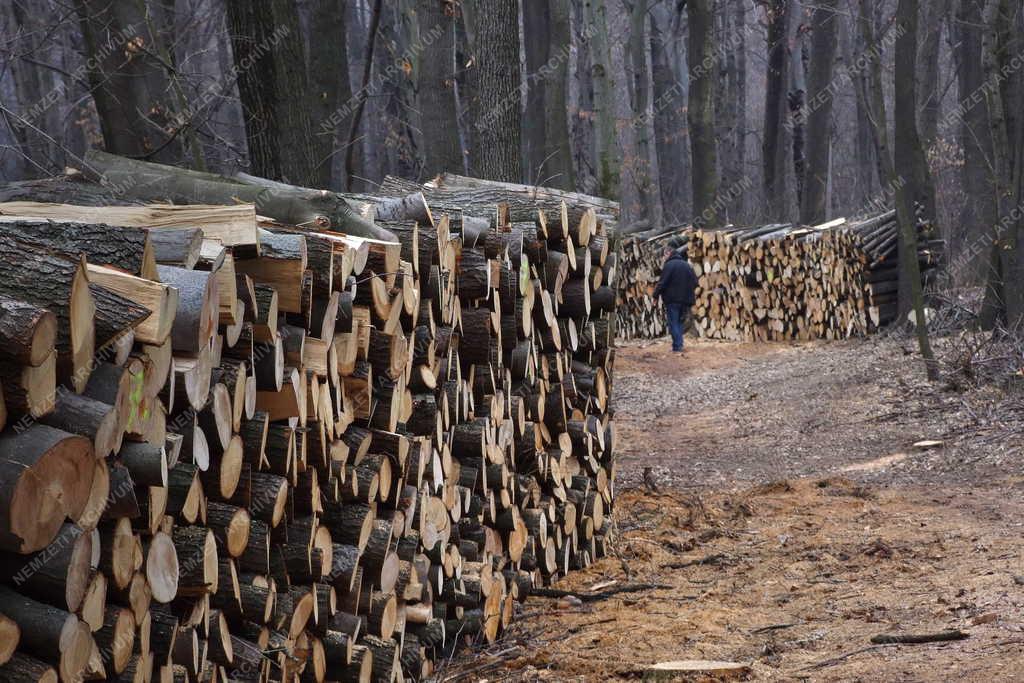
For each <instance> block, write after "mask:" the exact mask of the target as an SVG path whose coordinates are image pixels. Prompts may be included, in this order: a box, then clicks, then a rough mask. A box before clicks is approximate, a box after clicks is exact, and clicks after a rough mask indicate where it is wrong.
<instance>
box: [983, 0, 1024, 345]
mask: <svg viewBox="0 0 1024 683" xmlns="http://www.w3.org/2000/svg"><path fill="white" fill-rule="evenodd" d="M1017 19H1019V17H1017ZM1014 21H1015V19H1014V14H1013V8H1011V7H1010V5H1009V3H1008V0H987V1H986V3H985V9H984V12H983V16H982V24H983V26H984V34H983V37H982V40H981V49H982V67H983V71H984V74H985V85H986V86H989V87H987V88H986V89H985V93H984V94H985V99H986V101H987V102H988V111H989V123H990V126H991V134H992V150H993V158H992V164H991V169H990V172H991V173H992V176H993V180H992V186H993V189H994V190H995V204H996V211H997V215H998V221H997V222H996V224H994V225H993V226H992V227H991V228H990V232H989V242H990V243H991V245H992V246H991V251H990V262H989V271H988V283H987V286H986V291H985V300H984V305H983V307H982V312H981V323H982V325H983V326H985V327H986V328H988V327H992V326H994V325H995V324H996V323H997V322H999V321H1002V322H1005V323H1007V324H1008V325H1009V326H1011V327H1015V326H1017V325H1018V324H1019V323H1020V321H1021V319H1022V316H1024V293H1022V292H1021V287H1020V282H1021V280H1020V277H1021V272H1020V271H1021V267H1022V264H1021V261H1024V259H1020V258H1019V237H1020V230H1021V224H1022V221H1021V218H1020V215H1019V213H1020V205H1019V201H1020V197H1021V194H1022V193H1024V189H1022V187H1021V183H1022V173H1024V168H1022V167H1024V158H1022V153H1024V131H1022V130H1021V129H1020V124H1021V121H1022V120H1024V117H1022V116H1021V114H1020V112H1019V108H1020V106H1021V102H1020V97H1021V90H1022V86H1021V82H1020V74H1019V73H1017V72H1016V71H1014V69H1013V67H1012V66H1011V63H1010V61H1009V59H1010V56H1011V55H1012V56H1013V58H1014V59H1017V58H1019V57H1018V56H1017V55H1018V53H1019V52H1020V40H1021V39H1020V37H1019V31H1020V27H1019V25H1015V23H1014ZM1010 50H1012V51H1013V52H1010ZM993 85H994V86H995V87H992V86H993Z"/></svg>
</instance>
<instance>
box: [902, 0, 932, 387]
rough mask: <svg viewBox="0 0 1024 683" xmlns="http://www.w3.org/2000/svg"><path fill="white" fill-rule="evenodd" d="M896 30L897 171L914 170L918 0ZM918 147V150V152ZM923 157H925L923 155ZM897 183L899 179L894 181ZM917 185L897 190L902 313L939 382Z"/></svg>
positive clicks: (908, 3)
mask: <svg viewBox="0 0 1024 683" xmlns="http://www.w3.org/2000/svg"><path fill="white" fill-rule="evenodd" d="M896 27H897V30H899V31H901V33H900V34H898V36H899V37H898V38H897V39H896V62H895V71H894V74H893V75H894V78H895V81H896V83H897V87H896V89H895V92H896V96H895V100H896V102H895V107H896V110H895V112H894V114H895V121H896V149H895V157H894V161H895V166H896V168H901V169H902V168H908V167H909V168H911V169H913V165H914V164H915V163H916V161H917V159H916V158H915V157H916V156H917V154H918V152H920V140H919V139H918V137H917V95H916V90H917V88H916V86H915V78H916V69H917V0H899V6H898V8H897V10H896ZM915 146H916V147H917V148H918V149H915ZM922 156H923V155H922ZM893 179H894V180H895V178H893ZM912 192H913V185H911V184H910V183H900V184H899V186H898V187H897V189H896V216H897V220H898V221H899V224H900V240H899V247H898V251H899V259H900V266H901V267H900V277H899V287H900V295H899V312H900V317H901V318H902V317H903V315H904V314H905V313H906V312H907V311H909V310H910V309H911V307H912V308H913V310H914V317H915V325H914V327H915V329H916V331H917V341H918V346H919V348H920V351H921V356H922V358H924V362H925V368H926V370H927V373H928V379H930V380H935V379H938V367H937V366H936V364H935V356H934V354H933V353H932V349H931V345H930V343H929V341H928V323H927V320H926V319H925V316H924V296H923V294H922V291H921V290H922V285H921V269H920V266H919V265H918V262H917V216H916V213H915V211H914V204H913V194H912Z"/></svg>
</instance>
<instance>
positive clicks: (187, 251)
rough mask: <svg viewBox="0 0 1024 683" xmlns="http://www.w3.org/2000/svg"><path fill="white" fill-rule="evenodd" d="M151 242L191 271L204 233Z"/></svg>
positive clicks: (168, 262)
mask: <svg viewBox="0 0 1024 683" xmlns="http://www.w3.org/2000/svg"><path fill="white" fill-rule="evenodd" d="M149 242H150V244H151V245H152V247H153V257H154V258H155V259H156V262H157V263H160V264H163V265H165V266H178V267H180V268H186V269H189V270H191V269H192V268H194V267H195V265H196V263H198V262H199V251H200V249H201V248H202V245H203V231H202V230H200V229H198V228H164V229H160V230H150V231H149ZM119 673H120V672H119Z"/></svg>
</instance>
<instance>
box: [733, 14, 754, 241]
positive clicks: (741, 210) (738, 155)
mask: <svg viewBox="0 0 1024 683" xmlns="http://www.w3.org/2000/svg"><path fill="white" fill-rule="evenodd" d="M735 12H736V15H735V19H734V23H733V31H734V32H735V33H734V35H735V36H737V37H738V38H737V39H738V41H739V45H738V46H737V47H736V48H735V49H733V50H731V52H732V53H733V54H732V55H731V57H732V59H733V66H732V68H731V69H730V73H731V74H732V78H731V79H730V81H729V87H730V89H731V94H730V101H731V102H732V106H733V107H734V108H735V115H734V117H733V131H732V135H733V139H734V144H735V145H736V150H735V157H734V159H733V162H734V164H735V165H734V168H735V175H734V176H733V178H732V182H731V183H730V184H729V187H730V188H733V187H736V186H737V184H738V183H740V182H742V181H743V180H744V179H745V178H746V177H747V173H748V172H747V40H746V36H747V3H746V2H745V1H744V0H740V1H739V2H737V3H736V7H735ZM748 195H749V193H748V192H746V191H743V192H740V193H739V196H738V197H737V198H736V200H735V202H734V205H733V212H732V215H733V218H734V219H735V221H734V222H737V223H739V222H742V221H743V219H744V218H745V217H746V215H747V200H748V199H749V197H748Z"/></svg>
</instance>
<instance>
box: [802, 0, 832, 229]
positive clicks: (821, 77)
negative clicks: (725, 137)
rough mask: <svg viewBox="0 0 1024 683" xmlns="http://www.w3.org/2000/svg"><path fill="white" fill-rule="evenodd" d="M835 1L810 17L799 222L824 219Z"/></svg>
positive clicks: (826, 2) (828, 0) (819, 7)
mask: <svg viewBox="0 0 1024 683" xmlns="http://www.w3.org/2000/svg"><path fill="white" fill-rule="evenodd" d="M838 22H839V18H838V16H837V15H836V2H835V0H822V1H821V2H819V3H818V4H817V5H816V6H815V7H814V10H813V12H812V14H811V72H810V74H809V77H808V79H807V85H808V94H809V97H808V99H807V103H808V104H807V109H808V116H807V173H806V175H805V176H804V191H803V197H802V200H801V202H800V222H801V223H804V224H805V225H815V224H818V223H823V222H824V221H825V220H826V219H827V215H826V214H827V209H828V207H827V204H826V202H827V196H828V175H829V168H830V165H831V164H830V157H831V152H832V91H831V85H832V65H833V62H834V61H835V55H836V38H837V36H836V25H837V24H838Z"/></svg>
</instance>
